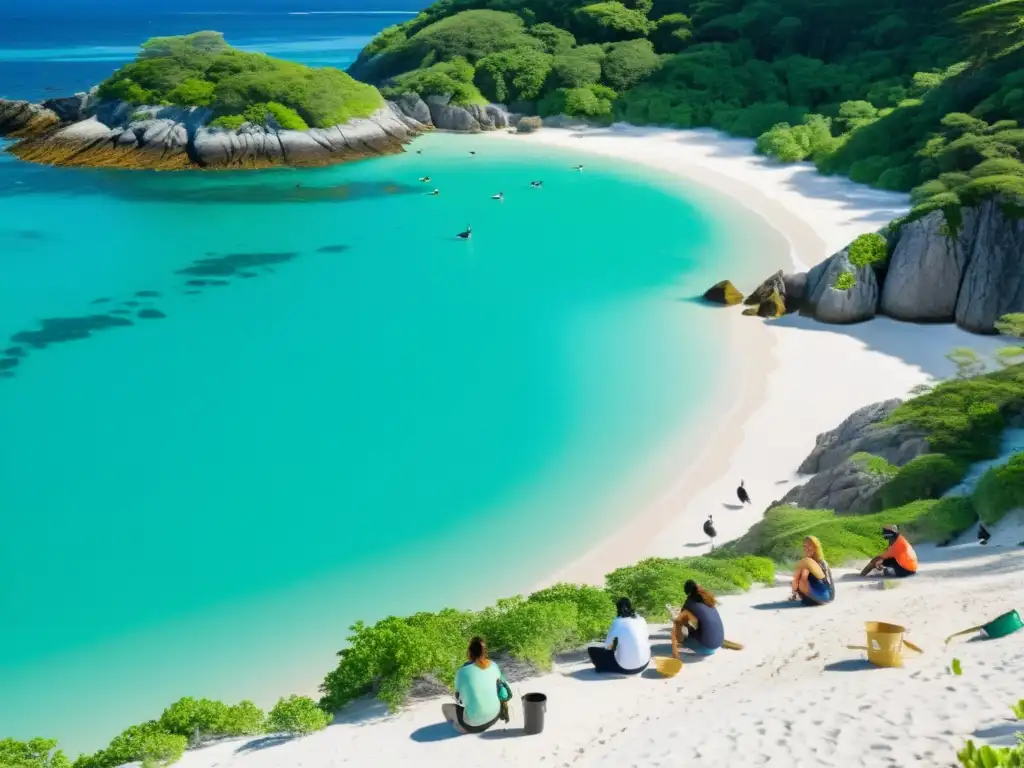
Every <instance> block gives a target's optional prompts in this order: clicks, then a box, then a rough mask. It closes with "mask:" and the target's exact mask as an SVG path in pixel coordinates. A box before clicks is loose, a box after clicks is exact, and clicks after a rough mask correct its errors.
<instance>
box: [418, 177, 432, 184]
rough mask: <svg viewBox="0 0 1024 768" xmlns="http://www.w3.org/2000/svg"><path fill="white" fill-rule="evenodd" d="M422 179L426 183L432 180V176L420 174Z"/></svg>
mask: <svg viewBox="0 0 1024 768" xmlns="http://www.w3.org/2000/svg"><path fill="white" fill-rule="evenodd" d="M420 181H422V182H423V183H424V184H426V183H427V182H428V181H430V177H429V176H420Z"/></svg>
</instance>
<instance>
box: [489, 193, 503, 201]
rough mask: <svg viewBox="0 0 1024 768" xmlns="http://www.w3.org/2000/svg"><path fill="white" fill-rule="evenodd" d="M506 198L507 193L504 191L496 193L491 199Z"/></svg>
mask: <svg viewBox="0 0 1024 768" xmlns="http://www.w3.org/2000/svg"><path fill="white" fill-rule="evenodd" d="M504 199H505V193H504V192H499V193H498V194H496V195H491V200H504Z"/></svg>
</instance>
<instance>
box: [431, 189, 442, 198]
mask: <svg viewBox="0 0 1024 768" xmlns="http://www.w3.org/2000/svg"><path fill="white" fill-rule="evenodd" d="M440 194H441V190H440V189H435V190H434V191H433V192H431V193H430V196H431V197H437V196H438V195H440Z"/></svg>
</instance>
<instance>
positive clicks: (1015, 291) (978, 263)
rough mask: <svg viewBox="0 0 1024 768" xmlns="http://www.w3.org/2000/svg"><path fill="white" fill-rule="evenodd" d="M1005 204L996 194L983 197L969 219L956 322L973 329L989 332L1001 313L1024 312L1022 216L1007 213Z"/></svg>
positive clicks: (1023, 235) (1023, 222)
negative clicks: (964, 269)
mask: <svg viewBox="0 0 1024 768" xmlns="http://www.w3.org/2000/svg"><path fill="white" fill-rule="evenodd" d="M1005 204H1006V201H1003V200H1001V199H998V198H993V199H990V200H986V201H984V202H983V203H982V204H981V205H980V206H979V207H978V209H977V212H976V214H974V215H975V217H976V218H975V219H974V220H973V221H972V222H971V224H972V226H971V232H970V234H971V241H970V242H971V250H970V254H969V257H968V264H967V269H966V271H965V272H964V278H963V283H962V284H961V286H960V295H959V298H958V299H957V303H956V322H957V324H958V325H959V326H961V327H962V328H965V329H967V330H968V331H974V332H975V333H992V332H993V331H994V329H995V322H996V320H998V319H999V318H1000V317H1001V316H1002V315H1005V314H1008V313H1011V312H1024V218H1018V217H1016V216H1007V215H1006V213H1005V212H1004V210H1003V206H1004V205H1005ZM965 213H966V212H965ZM965 224H967V221H966V219H965ZM966 229H967V227H966V226H965V230H966ZM965 236H966V232H965Z"/></svg>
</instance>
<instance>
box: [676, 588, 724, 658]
mask: <svg viewBox="0 0 1024 768" xmlns="http://www.w3.org/2000/svg"><path fill="white" fill-rule="evenodd" d="M683 591H684V592H685V593H686V602H685V603H683V609H682V610H681V611H680V612H679V615H678V616H676V617H675V619H674V620H673V621H672V655H673V656H674V657H675V658H677V659H678V658H679V646H683V647H685V648H689V649H690V650H691V651H693V652H694V653H697V654H700V655H701V656H710V655H711V654H713V653H714V652H715V651H717V650H718V649H719V648H721V647H722V644H723V643H724V642H725V628H724V627H723V626H722V617H721V616H719V614H718V608H717V607H716V605H717V601H716V600H715V596H714V595H713V594H711V593H710V592H708V591H707V590H706V589H704V588H703V587H701V586H700V585H699V584H697V582H695V581H693V580H690V581H687V582H686V584H684V585H683Z"/></svg>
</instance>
